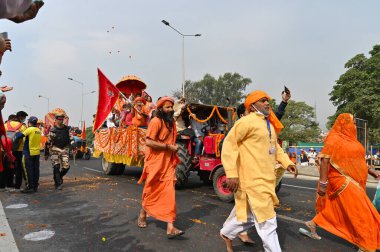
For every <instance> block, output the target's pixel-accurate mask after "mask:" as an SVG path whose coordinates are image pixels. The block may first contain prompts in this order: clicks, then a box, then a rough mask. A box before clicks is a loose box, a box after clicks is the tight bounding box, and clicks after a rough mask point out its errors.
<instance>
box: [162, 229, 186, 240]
mask: <svg viewBox="0 0 380 252" xmlns="http://www.w3.org/2000/svg"><path fill="white" fill-rule="evenodd" d="M184 234H185V231H182V230H178V229H176V230H175V231H174V232H173V233H170V234H166V236H167V237H168V239H174V238H175V237H177V236H181V235H184Z"/></svg>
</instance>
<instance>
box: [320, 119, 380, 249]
mask: <svg viewBox="0 0 380 252" xmlns="http://www.w3.org/2000/svg"><path fill="white" fill-rule="evenodd" d="M320 156H321V157H322V158H330V164H329V170H328V175H327V177H328V182H329V183H328V187H327V193H326V196H324V197H318V196H317V202H316V208H317V212H318V214H317V215H316V216H315V217H314V219H313V220H314V222H315V223H316V224H317V225H318V226H320V227H322V228H323V229H325V230H327V231H329V232H331V233H333V234H335V235H337V236H339V237H342V238H343V239H346V240H347V241H349V242H351V243H353V244H355V245H357V246H359V248H361V249H363V250H365V251H375V250H376V249H379V248H380V215H379V213H378V212H377V210H376V209H375V207H374V205H373V204H372V202H371V200H370V199H369V198H368V196H367V194H366V191H365V189H366V188H365V186H366V180H367V176H368V170H367V165H366V162H365V158H364V148H363V146H362V145H361V143H360V142H359V141H358V140H357V139H356V127H355V124H354V120H353V116H352V115H351V114H340V115H339V116H338V118H337V119H336V121H335V123H334V126H333V127H332V129H331V131H330V133H329V135H328V136H327V138H326V141H325V146H324V147H323V149H322V151H321V155H320Z"/></svg>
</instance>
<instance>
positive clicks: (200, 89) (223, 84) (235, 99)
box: [173, 73, 252, 106]
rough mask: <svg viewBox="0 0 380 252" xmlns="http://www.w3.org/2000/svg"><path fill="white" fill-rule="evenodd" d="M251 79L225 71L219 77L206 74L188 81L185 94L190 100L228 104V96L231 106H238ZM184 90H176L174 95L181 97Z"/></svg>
mask: <svg viewBox="0 0 380 252" xmlns="http://www.w3.org/2000/svg"><path fill="white" fill-rule="evenodd" d="M251 82H252V81H251V79H249V78H244V77H243V76H241V75H240V74H238V73H225V74H224V75H221V76H219V78H218V79H216V78H214V77H213V76H211V75H210V74H206V75H205V76H204V77H203V79H202V80H200V81H195V82H193V81H186V82H185V95H186V98H187V101H188V102H194V103H202V104H209V105H218V106H226V105H227V103H228V102H227V98H228V99H229V100H230V104H229V105H230V106H236V105H237V104H238V103H239V102H240V101H241V100H242V99H243V98H244V97H245V94H244V91H245V89H246V87H247V86H248V85H249V84H250V83H251ZM181 94H182V92H181V91H180V90H176V91H174V92H173V96H176V97H180V96H182V95H181Z"/></svg>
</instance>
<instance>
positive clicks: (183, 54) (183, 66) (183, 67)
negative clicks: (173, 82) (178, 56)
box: [161, 20, 202, 97]
mask: <svg viewBox="0 0 380 252" xmlns="http://www.w3.org/2000/svg"><path fill="white" fill-rule="evenodd" d="M161 22H162V23H163V24H164V25H166V26H169V27H170V28H172V29H173V30H174V31H176V32H177V33H178V34H179V35H181V36H182V96H183V97H185V37H200V36H201V35H202V34H199V33H197V34H183V33H182V32H180V31H179V30H177V29H176V28H174V27H173V26H171V25H170V23H169V22H168V21H166V20H162V21H161Z"/></svg>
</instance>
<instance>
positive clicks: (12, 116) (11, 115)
mask: <svg viewBox="0 0 380 252" xmlns="http://www.w3.org/2000/svg"><path fill="white" fill-rule="evenodd" d="M15 118H16V115H15V114H10V115H9V116H8V121H12V120H14V119H15Z"/></svg>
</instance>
